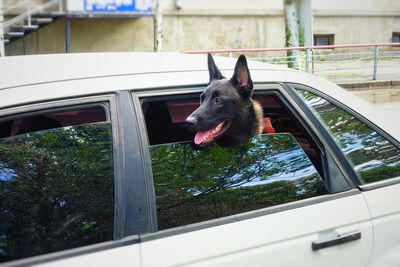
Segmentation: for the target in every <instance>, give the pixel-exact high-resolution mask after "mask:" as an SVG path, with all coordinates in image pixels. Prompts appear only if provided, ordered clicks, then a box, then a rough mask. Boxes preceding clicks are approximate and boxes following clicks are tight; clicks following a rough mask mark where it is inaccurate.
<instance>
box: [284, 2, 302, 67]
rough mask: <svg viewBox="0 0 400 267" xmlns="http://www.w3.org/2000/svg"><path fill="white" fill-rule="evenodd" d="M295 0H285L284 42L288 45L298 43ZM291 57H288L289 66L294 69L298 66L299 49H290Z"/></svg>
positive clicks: (297, 44)
mask: <svg viewBox="0 0 400 267" xmlns="http://www.w3.org/2000/svg"><path fill="white" fill-rule="evenodd" d="M296 6H297V5H296V1H295V0H285V20H286V38H287V40H286V43H287V46H288V47H298V46H300V45H299V28H298V21H299V20H298V16H297V7H296ZM288 54H289V55H291V58H288V61H289V64H288V66H289V67H292V68H294V69H299V68H300V52H299V50H292V51H291V53H288Z"/></svg>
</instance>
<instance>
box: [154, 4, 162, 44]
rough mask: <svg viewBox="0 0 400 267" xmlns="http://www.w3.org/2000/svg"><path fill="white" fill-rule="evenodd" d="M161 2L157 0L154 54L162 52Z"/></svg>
mask: <svg viewBox="0 0 400 267" xmlns="http://www.w3.org/2000/svg"><path fill="white" fill-rule="evenodd" d="M160 2H161V0H156V10H155V14H154V52H161V49H162V38H163V29H162V7H161V4H160Z"/></svg>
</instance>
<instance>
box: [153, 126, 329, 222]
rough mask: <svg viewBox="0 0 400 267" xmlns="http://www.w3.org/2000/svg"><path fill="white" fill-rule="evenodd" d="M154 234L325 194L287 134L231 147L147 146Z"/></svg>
mask: <svg viewBox="0 0 400 267" xmlns="http://www.w3.org/2000/svg"><path fill="white" fill-rule="evenodd" d="M150 152H151V160H152V167H153V179H154V186H155V191H156V203H157V215H158V227H159V229H166V228H171V227H176V226H181V225H186V224H191V223H195V222H200V221H205V220H209V219H214V218H221V217H224V216H229V215H233V214H237V213H241V212H246V211H251V210H256V209H261V208H265V207H270V206H274V205H279V204H283V203H288V202H292V201H296V200H301V199H304V198H309V197H314V196H318V195H321V194H325V193H327V191H326V187H325V185H324V183H323V181H322V179H321V177H320V176H319V174H318V172H317V171H316V169H315V168H314V166H313V165H312V163H311V161H310V160H309V159H308V157H307V155H306V154H305V153H304V151H303V150H302V149H301V147H300V146H299V145H298V143H297V142H296V140H295V139H294V138H293V136H292V135H291V134H287V133H286V134H268V135H260V136H257V137H255V138H253V139H252V140H251V141H249V142H248V143H245V144H243V145H239V146H235V147H232V148H223V147H220V146H218V145H212V146H211V147H207V148H205V149H200V150H196V149H193V148H192V146H191V143H189V142H184V143H175V144H164V145H155V146H151V147H150Z"/></svg>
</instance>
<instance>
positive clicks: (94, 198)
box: [0, 106, 114, 262]
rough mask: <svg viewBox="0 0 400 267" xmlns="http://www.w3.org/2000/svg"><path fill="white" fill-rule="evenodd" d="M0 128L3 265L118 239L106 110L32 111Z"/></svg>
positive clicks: (0, 247) (0, 254)
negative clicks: (116, 235)
mask: <svg viewBox="0 0 400 267" xmlns="http://www.w3.org/2000/svg"><path fill="white" fill-rule="evenodd" d="M0 129H1V132H0V217H1V220H0V262H4V261H9V260H15V259H20V258H24V257H29V256H35V255H40V254H44V253H49V252H53V251H60V250H65V249H68V248H74V247H79V246H83V245H89V244H93V243H97V242H102V241H105V240H111V239H112V238H113V229H114V226H113V218H114V174H113V173H114V168H113V149H112V134H111V122H110V121H109V120H108V119H107V116H106V112H105V108H104V107H102V106H96V107H89V108H79V109H71V110H66V111H59V112H47V113H41V114H37V113H35V114H34V115H27V116H23V117H19V118H13V119H10V120H6V121H2V122H0Z"/></svg>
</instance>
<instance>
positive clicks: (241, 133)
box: [217, 99, 263, 146]
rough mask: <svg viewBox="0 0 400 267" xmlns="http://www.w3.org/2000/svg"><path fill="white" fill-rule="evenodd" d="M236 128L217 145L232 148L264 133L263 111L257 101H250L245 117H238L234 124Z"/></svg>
mask: <svg viewBox="0 0 400 267" xmlns="http://www.w3.org/2000/svg"><path fill="white" fill-rule="evenodd" d="M232 124H233V125H235V128H234V129H232V130H231V131H229V132H228V133H227V134H226V135H225V136H223V137H221V138H220V139H219V140H218V141H217V143H218V144H219V145H221V146H232V145H235V144H238V143H241V142H245V141H247V140H249V139H250V138H252V137H254V136H255V135H257V134H261V133H262V132H263V110H262V107H261V105H260V103H258V102H257V101H254V100H251V99H250V104H249V105H248V106H247V107H246V112H245V114H243V116H238V117H237V118H236V119H235V121H234V122H233V123H232Z"/></svg>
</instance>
